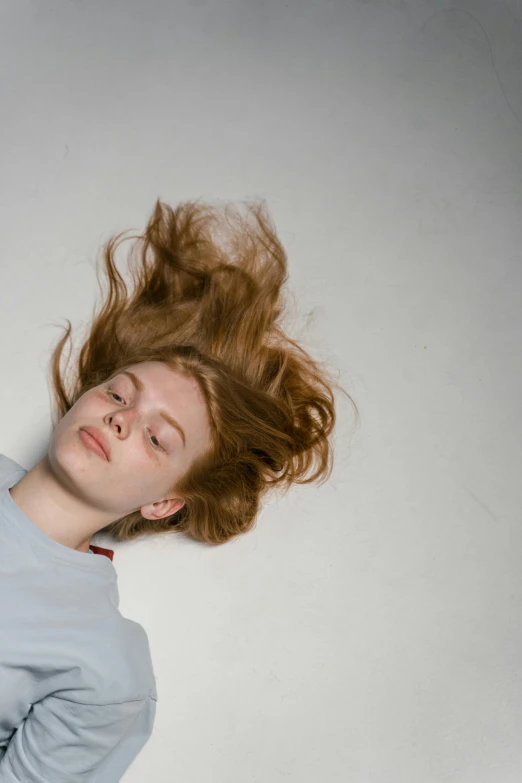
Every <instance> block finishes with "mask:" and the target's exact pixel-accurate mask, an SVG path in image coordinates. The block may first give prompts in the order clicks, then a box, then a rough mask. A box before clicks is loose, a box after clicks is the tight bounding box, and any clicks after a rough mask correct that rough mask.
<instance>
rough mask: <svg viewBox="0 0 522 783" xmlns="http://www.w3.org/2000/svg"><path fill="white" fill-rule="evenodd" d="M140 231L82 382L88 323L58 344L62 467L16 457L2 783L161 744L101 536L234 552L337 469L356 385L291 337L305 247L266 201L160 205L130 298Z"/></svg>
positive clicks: (5, 546) (115, 773)
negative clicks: (342, 409) (76, 348)
mask: <svg viewBox="0 0 522 783" xmlns="http://www.w3.org/2000/svg"><path fill="white" fill-rule="evenodd" d="M125 238H126V237H125V235H124V234H120V235H118V236H116V237H113V238H112V239H111V240H110V241H109V242H108V243H107V245H106V247H105V253H104V261H105V270H106V273H107V278H108V281H109V291H108V294H107V296H106V298H105V302H104V304H103V307H102V308H101V309H100V311H99V312H98V314H95V315H94V316H93V320H92V324H91V326H90V330H89V333H88V335H87V338H86V339H85V341H84V343H83V346H82V348H81V350H80V352H79V354H78V356H77V359H76V360H75V363H74V371H73V373H72V377H71V378H70V379H69V380H67V379H66V378H67V373H65V372H62V368H61V357H62V351H63V348H64V345H65V343H66V342H67V340H68V339H69V337H70V333H71V325H70V323H69V327H68V329H67V330H66V333H65V335H64V336H63V337H62V338H61V339H60V340H59V342H58V344H57V346H56V347H55V349H54V352H53V355H52V361H51V368H52V373H51V382H52V388H53V393H54V405H55V411H54V412H53V426H54V429H53V432H52V437H51V441H50V444H49V448H48V451H47V453H46V455H45V456H44V457H43V458H42V459H41V460H40V462H38V463H37V464H36V465H35V466H34V467H33V468H32V469H31V470H29V471H26V470H24V469H23V468H22V467H21V466H20V465H18V464H17V463H15V462H14V461H13V460H11V459H9V458H8V457H7V456H5V455H2V456H0V540H1V543H2V546H1V548H0V599H1V604H2V612H1V613H0V781H1V783H15V781H16V782H17V783H19V782H21V781H23V783H62V781H63V783H65V782H66V783H75V781H82V783H86V782H87V781H92V783H94V782H96V783H113V782H114V781H118V780H120V778H121V776H122V775H123V773H124V772H125V770H126V769H127V768H128V766H129V765H130V763H131V761H132V760H133V759H134V757H135V756H136V755H137V753H138V752H139V751H140V749H141V748H142V747H143V745H144V744H145V742H146V741H147V739H148V738H149V736H150V734H151V731H152V727H153V723H154V718H155V708H156V700H157V691H156V685H155V677H154V671H153V667H152V662H151V656H150V650H149V644H148V639H147V635H146V633H145V631H144V629H143V628H142V627H141V626H140V625H139V624H137V623H135V622H132V621H131V620H129V619H127V618H125V617H123V616H122V615H121V614H120V612H119V610H118V600H119V599H118V588H117V577H116V571H115V570H114V566H113V563H112V556H113V552H112V550H107V549H103V548H101V547H95V546H93V545H91V538H92V536H93V535H94V534H95V533H97V532H98V531H104V532H106V533H108V534H110V535H111V536H112V537H113V538H114V539H115V540H117V541H125V540H130V539H132V538H135V537H137V536H141V535H144V534H151V533H165V532H184V533H186V534H187V535H189V536H191V537H192V538H194V539H197V540H198V541H201V542H205V543H209V544H222V543H224V542H226V541H228V540H230V539H231V538H233V537H234V536H237V535H239V534H241V533H245V532H247V531H248V530H249V529H251V528H252V526H253V525H254V524H255V519H256V515H257V512H258V510H259V506H260V501H261V498H262V496H263V495H264V493H265V492H266V491H267V490H269V489H271V488H276V487H280V488H282V489H286V488H288V487H289V486H290V485H291V484H292V483H309V482H312V481H321V482H322V481H325V480H326V479H327V478H328V477H329V475H330V473H331V468H332V445H331V442H330V436H331V433H332V430H333V427H334V424H335V408H334V396H333V387H334V386H337V384H335V383H334V382H333V380H332V379H331V377H330V376H329V374H328V371H327V369H326V367H325V366H323V365H320V364H319V363H318V362H316V361H314V360H313V359H312V358H311V356H310V355H309V354H308V353H307V352H306V351H305V350H304V349H303V348H301V347H300V346H299V345H298V343H297V342H296V341H294V340H292V339H290V338H289V337H288V336H287V335H286V334H285V332H284V330H283V328H282V325H281V320H282V315H283V303H282V287H283V284H284V283H285V281H286V279H287V261H286V254H285V251H284V249H283V247H282V245H281V243H280V242H279V240H278V238H277V236H276V233H275V230H274V228H273V225H272V224H271V221H270V219H269V217H268V215H267V213H266V212H265V210H264V209H263V207H262V206H259V205H258V206H256V205H249V208H248V209H247V211H246V213H245V214H242V213H241V212H240V211H239V210H233V209H232V208H230V207H227V208H225V210H222V211H220V210H219V209H217V208H215V207H211V206H209V205H205V204H201V203H200V202H197V201H191V202H184V203H182V204H180V205H179V206H177V207H176V208H175V209H174V208H172V207H170V206H168V205H166V204H164V203H161V202H160V201H158V202H157V203H156V206H155V209H154V212H153V214H152V217H151V219H150V221H149V223H148V225H147V228H146V230H145V232H144V234H143V235H141V236H137V237H133V239H134V240H135V241H134V243H133V245H132V252H131V254H130V257H129V270H130V272H131V277H132V286H131V287H130V289H129V288H128V285H127V284H126V283H125V281H124V279H123V276H122V275H121V274H120V272H119V271H118V269H117V266H116V263H115V258H116V251H117V249H118V247H119V245H120V244H121V242H122V241H123V240H124V239H125ZM337 388H340V387H338V386H337ZM341 391H343V390H342V389H341ZM344 393H346V392H344ZM347 396H348V395H347ZM349 399H351V398H349Z"/></svg>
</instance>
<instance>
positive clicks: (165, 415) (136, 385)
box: [122, 370, 187, 447]
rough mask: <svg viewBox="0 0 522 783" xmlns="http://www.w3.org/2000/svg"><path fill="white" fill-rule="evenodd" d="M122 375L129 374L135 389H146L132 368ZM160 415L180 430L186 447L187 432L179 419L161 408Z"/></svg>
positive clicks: (124, 371)
mask: <svg viewBox="0 0 522 783" xmlns="http://www.w3.org/2000/svg"><path fill="white" fill-rule="evenodd" d="M122 375H127V376H128V377H129V378H130V379H131V381H132V383H133V386H134V388H135V389H137V390H138V391H143V390H144V388H145V384H144V383H143V381H142V380H141V378H138V376H137V375H134V373H133V372H131V371H130V370H122ZM160 416H161V418H162V419H165V421H166V422H168V423H169V424H170V426H171V427H174V428H175V429H177V431H178V432H179V434H180V435H181V438H182V440H183V447H185V446H186V445H187V443H186V439H185V433H184V431H183V428H182V426H181V424H180V423H179V422H178V421H176V419H174V418H173V417H172V416H171V415H170V414H169V413H167V411H164V410H161V411H160Z"/></svg>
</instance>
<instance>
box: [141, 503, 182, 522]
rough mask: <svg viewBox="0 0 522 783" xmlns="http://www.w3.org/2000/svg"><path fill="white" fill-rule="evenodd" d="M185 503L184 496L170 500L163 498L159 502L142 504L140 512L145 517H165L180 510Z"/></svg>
mask: <svg viewBox="0 0 522 783" xmlns="http://www.w3.org/2000/svg"><path fill="white" fill-rule="evenodd" d="M184 505H185V501H184V500H183V498H170V499H169V500H161V501H159V502H158V503H152V504H151V505H148V506H142V507H141V508H140V514H141V515H142V517H145V519H163V517H169V516H171V515H172V514H175V513H176V511H179V510H180V508H182V507H183V506H184Z"/></svg>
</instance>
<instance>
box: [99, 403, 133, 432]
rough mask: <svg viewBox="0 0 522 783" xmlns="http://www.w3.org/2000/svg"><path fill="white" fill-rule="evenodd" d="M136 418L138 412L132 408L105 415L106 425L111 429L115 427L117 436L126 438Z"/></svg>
mask: <svg viewBox="0 0 522 783" xmlns="http://www.w3.org/2000/svg"><path fill="white" fill-rule="evenodd" d="M137 416H138V412H137V411H136V410H135V409H134V408H125V409H122V410H118V411H115V412H114V413H109V414H107V417H106V423H107V425H108V426H109V427H110V428H111V429H112V428H114V427H115V428H116V432H117V433H118V434H119V435H123V437H126V436H127V435H128V433H129V431H130V429H131V427H132V426H133V422H134V420H135V419H136V418H137Z"/></svg>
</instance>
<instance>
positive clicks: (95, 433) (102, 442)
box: [81, 427, 111, 460]
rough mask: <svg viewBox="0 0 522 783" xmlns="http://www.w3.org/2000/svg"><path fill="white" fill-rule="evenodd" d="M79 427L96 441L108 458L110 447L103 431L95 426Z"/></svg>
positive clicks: (109, 456) (108, 458)
mask: <svg viewBox="0 0 522 783" xmlns="http://www.w3.org/2000/svg"><path fill="white" fill-rule="evenodd" d="M81 429H82V430H83V431H84V432H86V433H87V434H88V435H90V436H91V437H92V438H94V440H95V441H96V442H97V443H98V445H99V446H100V448H101V449H102V451H103V453H104V454H105V457H106V459H107V460H110V458H111V447H110V446H109V441H108V440H107V438H106V437H105V435H104V434H103V432H102V431H101V430H99V429H98V428H97V427H81Z"/></svg>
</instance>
